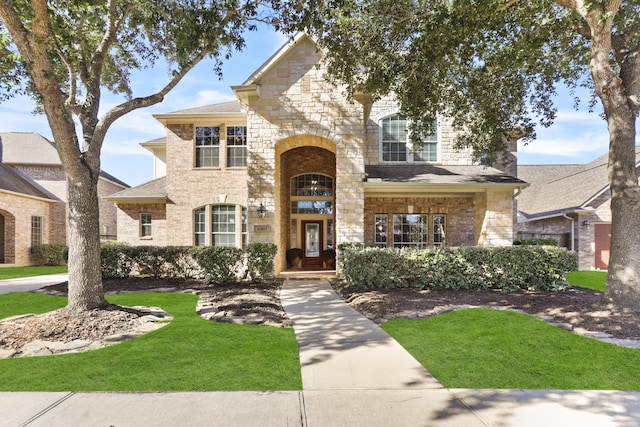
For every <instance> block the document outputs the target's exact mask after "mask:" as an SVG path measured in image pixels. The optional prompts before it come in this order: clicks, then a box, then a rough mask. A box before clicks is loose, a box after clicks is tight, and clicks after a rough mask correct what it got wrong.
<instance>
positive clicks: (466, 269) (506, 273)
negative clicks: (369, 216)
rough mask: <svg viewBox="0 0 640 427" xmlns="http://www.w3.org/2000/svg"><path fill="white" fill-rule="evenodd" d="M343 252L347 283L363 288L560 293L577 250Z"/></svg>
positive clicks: (574, 264) (349, 248)
mask: <svg viewBox="0 0 640 427" xmlns="http://www.w3.org/2000/svg"><path fill="white" fill-rule="evenodd" d="M339 249H340V250H341V257H340V264H341V266H342V273H343V276H344V278H345V280H346V281H347V283H349V284H351V285H354V286H358V287H363V288H392V287H409V286H410V287H414V288H420V289H425V288H434V289H486V288H494V289H501V290H503V291H515V290H518V289H530V290H560V289H563V288H564V287H566V286H567V283H566V273H567V272H568V271H572V270H575V269H576V268H577V258H576V254H575V253H574V252H571V251H568V250H567V249H565V248H558V247H551V246H515V247H514V246H510V247H439V248H428V249H413V250H412V249H404V250H397V249H387V248H371V247H369V248H367V247H364V246H360V247H358V246H345V247H344V248H343V247H342V246H341V247H340V248H339Z"/></svg>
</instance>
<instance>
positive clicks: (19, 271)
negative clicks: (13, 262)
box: [0, 265, 67, 280]
mask: <svg viewBox="0 0 640 427" xmlns="http://www.w3.org/2000/svg"><path fill="white" fill-rule="evenodd" d="M66 272H67V266H66V265H56V266H52V267H51V266H37V267H3V268H0V280H3V279H17V278H20V277H32V276H42V275H45V274H58V273H66Z"/></svg>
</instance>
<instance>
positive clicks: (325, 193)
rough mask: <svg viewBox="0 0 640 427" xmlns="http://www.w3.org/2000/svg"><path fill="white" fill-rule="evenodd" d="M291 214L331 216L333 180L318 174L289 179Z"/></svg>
mask: <svg viewBox="0 0 640 427" xmlns="http://www.w3.org/2000/svg"><path fill="white" fill-rule="evenodd" d="M291 213H292V214H320V215H333V178H331V177H330V176H327V175H323V174H319V173H307V174H303V175H298V176H294V177H293V178H291Z"/></svg>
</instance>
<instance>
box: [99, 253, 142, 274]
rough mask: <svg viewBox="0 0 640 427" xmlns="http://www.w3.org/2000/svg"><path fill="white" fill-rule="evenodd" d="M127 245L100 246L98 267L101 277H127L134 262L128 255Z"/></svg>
mask: <svg viewBox="0 0 640 427" xmlns="http://www.w3.org/2000/svg"><path fill="white" fill-rule="evenodd" d="M131 248H132V247H131V246H129V245H126V244H124V245H117V244H109V245H105V246H102V247H101V248H100V268H101V271H102V278H103V279H122V278H125V277H129V275H130V274H131V272H132V271H133V268H134V266H135V262H134V259H133V257H132V256H131V255H130V253H129V250H131Z"/></svg>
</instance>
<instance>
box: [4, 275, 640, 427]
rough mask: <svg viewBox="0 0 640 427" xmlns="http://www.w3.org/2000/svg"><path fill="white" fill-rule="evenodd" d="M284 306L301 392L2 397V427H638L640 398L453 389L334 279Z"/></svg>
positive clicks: (296, 288)
mask: <svg viewBox="0 0 640 427" xmlns="http://www.w3.org/2000/svg"><path fill="white" fill-rule="evenodd" d="M282 303H283V306H284V307H285V309H286V310H287V312H288V314H289V316H290V317H291V319H292V320H293V323H294V329H295V332H296V336H297V338H298V342H299V347H300V360H301V365H302V381H303V391H284V392H207V393H197V392H185V393H0V426H2V427H4V426H54V427H55V426H68V425H77V426H87V427H92V426H96V427H97V426H100V427H103V426H109V425H111V426H115V427H124V426H142V425H144V426H225V427H247V426H256V427H258V426H260V427H266V426H274V427H280V426H301V427H337V426H345V427H346V426H349V427H359V426H362V427H365V426H366V427H377V426H380V427H382V426H385V427H386V426H389V427H399V426H402V427H413V426H416V427H417V426H420V427H429V426H436V427H439V426H495V427H511V426H513V427H516V426H517V427H520V426H525V427H526V426H541V425H542V426H544V427H555V426H558V427H560V426H562V427H566V426H578V425H579V426H581V427H591V426H593V427H596V426H597V427H602V426H605V427H606V426H615V427H621V426H640V393H639V392H619V391H552V390H551V391H549V390H470V389H456V390H451V389H445V388H443V387H442V386H441V385H440V384H439V383H438V382H437V381H436V380H435V379H434V378H433V377H432V376H431V375H430V374H429V373H428V372H427V371H426V370H425V369H424V368H422V366H420V365H419V364H418V363H417V362H416V361H415V359H413V357H412V356H411V355H409V354H408V353H407V352H406V351H405V350H404V349H403V348H402V347H401V346H400V345H398V343H397V342H395V341H394V340H393V339H391V338H390V337H389V336H388V335H387V334H386V333H385V332H384V331H383V330H382V329H380V328H379V327H378V326H377V325H375V324H374V323H373V322H371V321H369V320H368V319H366V318H365V317H363V316H361V315H360V314H358V313H357V312H355V311H354V310H352V309H351V308H349V307H348V306H347V305H346V304H344V302H342V301H341V300H340V299H339V298H338V296H337V295H336V294H335V293H334V292H333V291H332V289H331V287H330V286H329V284H328V282H327V281H326V280H322V279H318V280H314V279H304V280H295V279H289V280H287V281H286V282H285V286H284V288H283V290H282Z"/></svg>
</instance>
